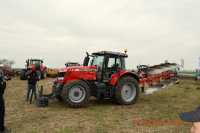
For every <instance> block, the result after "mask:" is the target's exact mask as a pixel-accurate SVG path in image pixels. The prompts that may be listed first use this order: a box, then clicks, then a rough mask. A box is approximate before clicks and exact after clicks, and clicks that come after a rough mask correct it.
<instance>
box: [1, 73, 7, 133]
mask: <svg viewBox="0 0 200 133" xmlns="http://www.w3.org/2000/svg"><path fill="white" fill-rule="evenodd" d="M5 89H6V82H5V80H4V75H3V72H2V71H1V70H0V133H6V132H7V129H6V128H5V125H4V117H5V103H4V98H3V95H4V91H5Z"/></svg>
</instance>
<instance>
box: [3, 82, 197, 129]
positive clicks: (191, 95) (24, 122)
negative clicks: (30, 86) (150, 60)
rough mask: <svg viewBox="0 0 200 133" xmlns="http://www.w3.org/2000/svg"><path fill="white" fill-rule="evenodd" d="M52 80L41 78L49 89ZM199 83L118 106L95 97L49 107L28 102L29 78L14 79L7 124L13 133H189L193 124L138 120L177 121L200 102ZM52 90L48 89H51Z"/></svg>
mask: <svg viewBox="0 0 200 133" xmlns="http://www.w3.org/2000/svg"><path fill="white" fill-rule="evenodd" d="M49 83H51V82H50V81H49V80H46V81H41V82H40V84H42V85H44V86H45V88H50V87H51V84H49ZM199 86H200V83H197V82H195V81H191V80H182V81H181V83H180V84H178V85H174V86H171V87H169V88H168V89H164V90H162V91H159V92H156V93H154V94H152V95H148V96H146V95H143V94H142V95H141V96H140V98H139V100H138V102H137V104H135V105H131V106H119V105H116V104H114V103H112V102H110V101H103V102H101V103H99V102H97V101H95V100H92V101H91V105H90V106H89V107H88V108H82V109H72V108H68V107H66V106H65V105H64V104H63V103H60V102H58V101H52V102H51V103H50V105H49V107H47V108H37V107H36V106H35V105H34V104H33V105H30V104H28V103H26V102H25V93H26V81H20V80H18V79H14V80H12V81H9V82H8V87H7V90H6V95H5V99H6V124H7V126H8V127H9V128H11V129H12V131H13V132H14V133H71V132H74V133H77V132H79V133H89V132H90V133H107V132H109V133H110V132H113V133H131V132H132V133H137V132H138V133H165V132H166V133H170V132H171V133H177V132H180V133H182V132H183V133H184V132H185V133H187V132H188V129H189V127H190V126H191V125H190V124H187V123H183V124H181V125H170V124H166V125H164V126H163V125H153V126H152V125H151V126H149V125H140V126H137V123H135V120H139V119H142V120H154V121H156V120H162V121H163V120H172V121H173V120H178V119H179V118H178V113H180V112H182V111H190V110H192V109H193V108H195V107H196V106H198V105H200V100H199V99H200V90H199V89H197V88H198V87H199ZM48 91H49V90H48Z"/></svg>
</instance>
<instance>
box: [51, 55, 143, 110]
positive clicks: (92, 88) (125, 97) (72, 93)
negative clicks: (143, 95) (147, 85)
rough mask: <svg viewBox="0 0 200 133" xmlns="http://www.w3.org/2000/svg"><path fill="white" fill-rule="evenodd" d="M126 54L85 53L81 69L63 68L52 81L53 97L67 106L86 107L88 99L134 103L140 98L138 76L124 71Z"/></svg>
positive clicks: (123, 103) (78, 67)
mask: <svg viewBox="0 0 200 133" xmlns="http://www.w3.org/2000/svg"><path fill="white" fill-rule="evenodd" d="M127 57H128V55H127V54H126V53H119V52H110V51H101V52H96V53H93V54H91V55H89V54H88V53H87V56H86V57H85V59H84V62H83V66H72V67H67V68H63V69H62V71H60V72H59V74H58V78H57V80H56V81H55V82H54V86H53V95H54V96H55V97H57V98H59V99H62V100H63V101H64V102H65V103H66V104H67V105H69V106H70V107H74V108H78V107H84V106H87V105H88V103H89V98H90V97H91V96H94V97H96V98H97V99H115V100H116V102H117V103H118V104H122V105H130V104H134V103H135V102H136V101H137V99H138V96H139V77H138V75H137V74H136V73H134V72H131V71H127V70H126V68H125V58H127Z"/></svg>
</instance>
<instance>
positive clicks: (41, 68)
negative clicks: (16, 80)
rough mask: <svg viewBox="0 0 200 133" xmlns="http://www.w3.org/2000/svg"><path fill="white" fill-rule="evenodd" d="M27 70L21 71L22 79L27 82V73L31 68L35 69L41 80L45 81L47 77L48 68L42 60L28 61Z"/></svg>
mask: <svg viewBox="0 0 200 133" xmlns="http://www.w3.org/2000/svg"><path fill="white" fill-rule="evenodd" d="M25 67H26V68H25V69H22V70H21V73H20V79H21V80H26V79H27V77H26V72H27V70H28V69H29V68H30V67H35V69H36V71H37V73H38V76H39V79H45V78H46V77H47V67H46V66H45V65H44V64H43V60H40V59H28V60H26V66H25Z"/></svg>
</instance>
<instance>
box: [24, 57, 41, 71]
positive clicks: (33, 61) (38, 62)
mask: <svg viewBox="0 0 200 133" xmlns="http://www.w3.org/2000/svg"><path fill="white" fill-rule="evenodd" d="M42 64H43V60H40V59H28V60H26V67H27V68H28V67H29V66H31V65H35V67H36V68H37V69H40V66H42Z"/></svg>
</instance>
